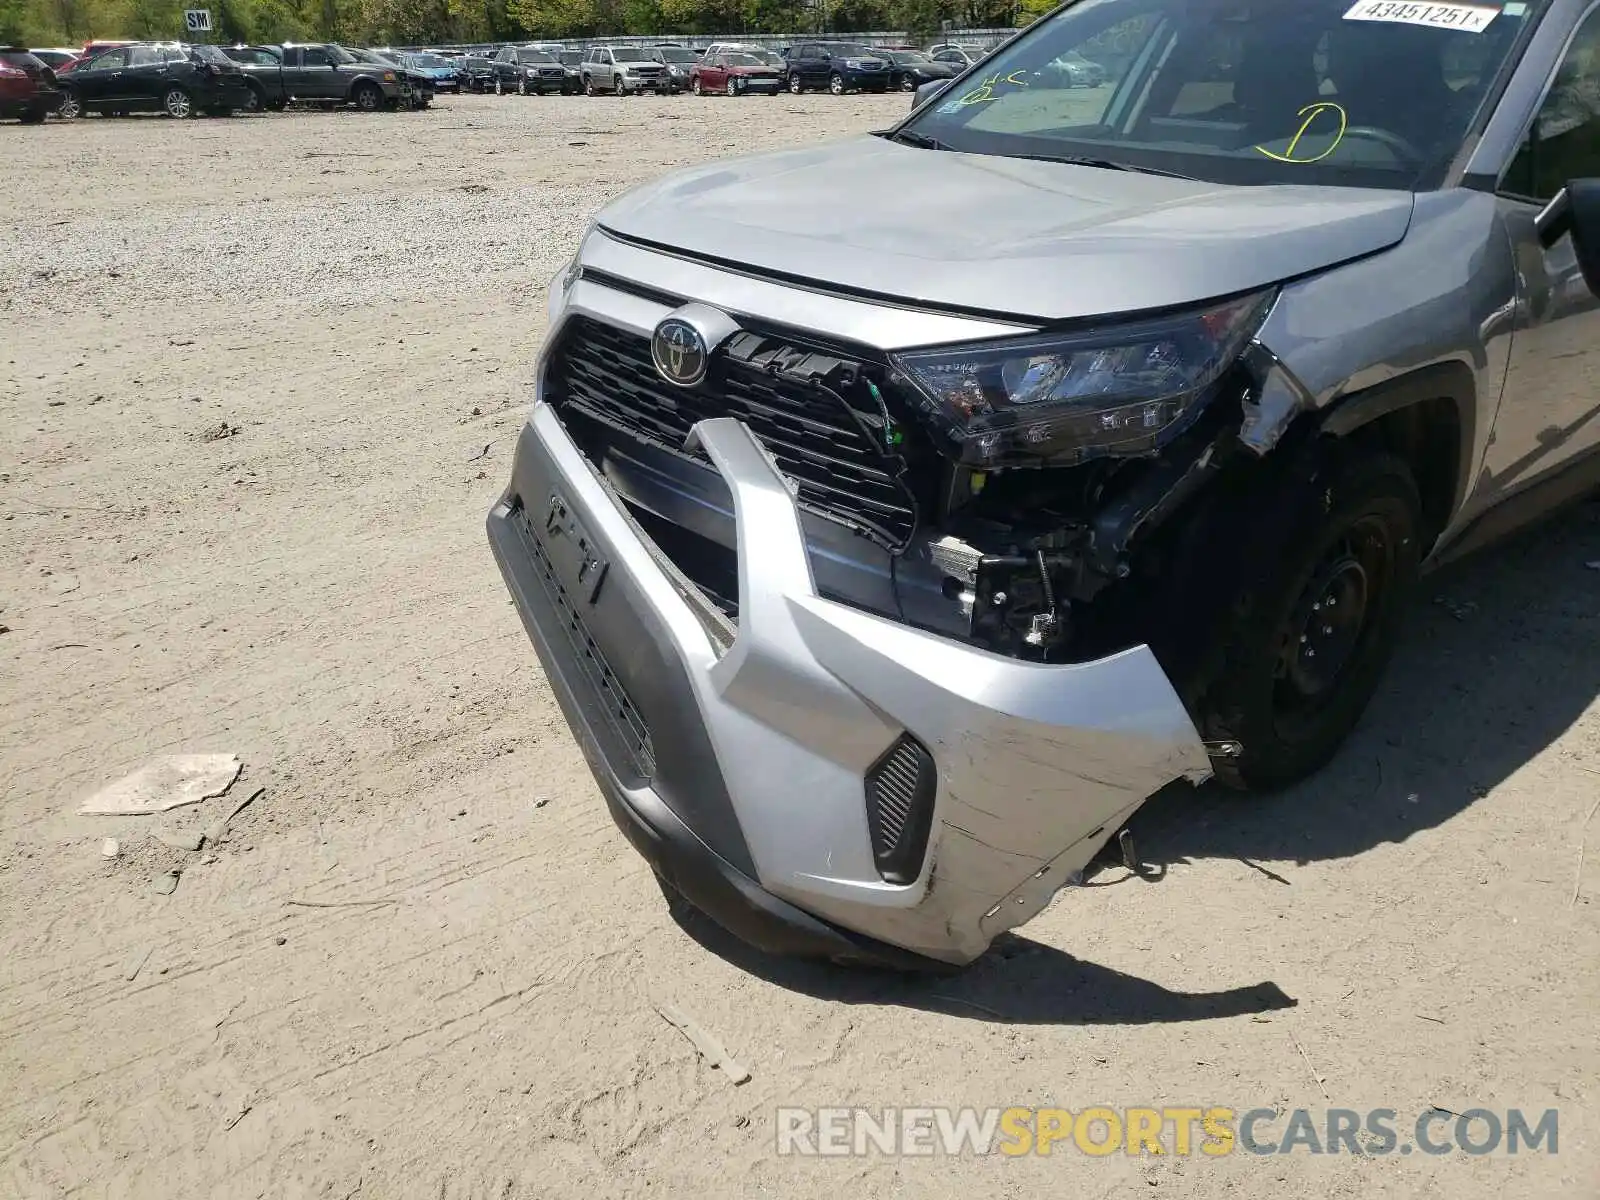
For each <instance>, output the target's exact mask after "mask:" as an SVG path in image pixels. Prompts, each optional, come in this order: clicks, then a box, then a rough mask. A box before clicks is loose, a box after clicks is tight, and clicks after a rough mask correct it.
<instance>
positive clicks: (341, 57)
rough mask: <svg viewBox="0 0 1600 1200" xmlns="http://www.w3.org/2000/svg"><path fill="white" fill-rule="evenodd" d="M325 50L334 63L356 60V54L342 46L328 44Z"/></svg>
mask: <svg viewBox="0 0 1600 1200" xmlns="http://www.w3.org/2000/svg"><path fill="white" fill-rule="evenodd" d="M326 52H327V55H328V57H329V58H330V59H332V60H333V61H334V62H336V63H353V62H356V61H358V60H357V58H356V56H355V55H353V54H351V53H350V51H348V50H346V49H345V48H344V47H343V46H329V47H327V49H326Z"/></svg>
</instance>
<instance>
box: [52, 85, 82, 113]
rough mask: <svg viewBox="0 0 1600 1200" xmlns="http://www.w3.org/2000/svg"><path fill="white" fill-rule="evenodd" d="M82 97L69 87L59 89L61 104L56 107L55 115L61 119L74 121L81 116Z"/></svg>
mask: <svg viewBox="0 0 1600 1200" xmlns="http://www.w3.org/2000/svg"><path fill="white" fill-rule="evenodd" d="M83 114H84V107H83V97H81V96H79V95H78V93H77V92H75V91H73V90H72V89H71V88H62V89H61V104H60V105H59V107H57V109H56V116H58V117H60V118H61V119H62V120H63V121H75V120H77V119H78V118H79V117H81V116H83Z"/></svg>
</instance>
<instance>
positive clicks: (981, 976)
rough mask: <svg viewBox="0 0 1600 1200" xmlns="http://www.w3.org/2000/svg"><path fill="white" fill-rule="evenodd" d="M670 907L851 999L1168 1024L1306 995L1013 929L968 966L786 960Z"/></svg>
mask: <svg viewBox="0 0 1600 1200" xmlns="http://www.w3.org/2000/svg"><path fill="white" fill-rule="evenodd" d="M670 911H671V913H672V916H673V919H674V920H675V921H677V923H678V926H679V927H680V928H681V929H682V930H683V931H684V932H685V933H687V934H688V935H689V936H690V937H691V938H693V939H694V940H695V941H697V942H699V943H700V945H701V946H702V947H704V948H705V949H706V950H709V951H710V952H711V953H713V954H715V955H717V956H718V957H720V958H723V959H725V960H727V961H728V962H730V963H732V964H733V965H734V966H736V967H738V968H740V969H741V970H743V971H748V972H749V973H750V974H752V975H755V976H758V977H759V978H761V979H765V980H766V981H767V982H768V983H773V984H776V985H777V986H778V987H781V988H786V989H788V990H789V991H793V992H800V993H802V994H804V995H807V996H814V997H816V998H818V999H821V1000H832V1001H836V1002H839V1003H844V1004H877V1005H899V1006H900V1007H903V1008H915V1009H920V1010H922V1011H924V1012H936V1013H944V1014H945V1015H947V1016H952V1017H967V1018H970V1019H973V1020H978V1021H990V1022H999V1023H1001V1024H1008V1025H1159V1024H1164V1023H1170V1022H1178V1021H1203V1020H1208V1019H1212V1018H1216V1017H1236V1016H1242V1015H1245V1014H1249V1013H1261V1012H1271V1011H1273V1010H1274V1009H1280V1008H1293V1007H1294V1006H1295V1004H1296V1003H1297V1001H1296V1000H1295V999H1294V998H1293V997H1291V996H1289V995H1287V994H1285V993H1284V991H1283V990H1282V989H1281V988H1280V987H1278V985H1277V984H1275V983H1270V982H1263V983H1256V984H1251V985H1248V986H1244V987H1236V988H1225V989H1223V990H1221V991H1215V992H1175V991H1172V990H1171V989H1169V988H1165V987H1162V986H1161V985H1160V984H1158V983H1152V982H1150V981H1149V980H1147V979H1140V978H1139V977H1138V976H1136V975H1128V974H1126V973H1124V972H1122V971H1117V970H1113V969H1112V968H1110V967H1103V966H1100V965H1099V964H1097V963H1092V962H1088V961H1085V960H1084V959H1080V958H1074V957H1073V956H1072V955H1070V954H1067V953H1065V952H1063V951H1061V950H1057V949H1056V948H1055V947H1053V946H1046V945H1043V944H1041V943H1039V942H1035V941H1032V940H1031V939H1029V938H1026V937H1022V936H1019V935H1017V934H1014V933H1007V934H1002V935H1001V936H1000V937H998V938H996V939H995V942H994V945H993V946H992V947H991V948H990V950H989V952H988V953H987V954H985V955H984V956H983V957H982V958H980V959H979V960H978V961H977V962H975V963H973V964H972V965H971V966H969V967H967V968H966V969H965V970H962V971H960V972H959V973H956V972H953V971H952V972H951V973H949V974H932V973H930V974H926V975H919V974H914V973H907V972H896V971H885V970H876V969H871V968H866V967H859V966H840V965H836V964H833V963H823V962H811V961H806V960H801V959H793V958H780V957H778V956H776V955H772V954H767V953H765V952H763V951H760V950H757V949H755V948H754V947H752V946H750V945H748V944H747V943H745V942H741V941H739V940H738V939H737V938H735V937H734V936H733V935H732V934H731V933H728V932H727V931H726V930H724V929H723V928H722V927H721V926H719V925H718V924H717V923H716V922H715V921H713V920H712V919H711V918H710V917H707V916H705V915H704V914H703V913H700V912H697V911H695V910H693V909H689V908H686V907H685V906H682V905H676V904H675V905H672V906H671V909H670Z"/></svg>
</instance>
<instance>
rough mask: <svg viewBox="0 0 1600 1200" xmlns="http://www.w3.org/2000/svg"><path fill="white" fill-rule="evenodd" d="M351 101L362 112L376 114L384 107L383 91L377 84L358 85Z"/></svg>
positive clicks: (351, 96) (352, 93)
mask: <svg viewBox="0 0 1600 1200" xmlns="http://www.w3.org/2000/svg"><path fill="white" fill-rule="evenodd" d="M350 100H351V102H352V103H354V104H355V106H356V107H357V108H359V109H360V110H361V111H362V112H366V113H375V112H377V111H378V110H379V109H381V108H382V107H383V89H382V88H381V87H379V86H378V85H377V84H375V83H358V84H356V89H355V91H353V92H351V93H350Z"/></svg>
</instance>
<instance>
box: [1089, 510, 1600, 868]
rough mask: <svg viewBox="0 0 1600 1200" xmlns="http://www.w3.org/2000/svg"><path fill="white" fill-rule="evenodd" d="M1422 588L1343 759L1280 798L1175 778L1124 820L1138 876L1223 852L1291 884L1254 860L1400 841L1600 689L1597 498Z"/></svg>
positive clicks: (1565, 721) (1462, 801) (1314, 856)
mask: <svg viewBox="0 0 1600 1200" xmlns="http://www.w3.org/2000/svg"><path fill="white" fill-rule="evenodd" d="M1590 563H1594V564H1596V566H1595V567H1590V566H1589V564H1590ZM1419 600H1420V603H1419V604H1418V605H1417V608H1416V610H1415V611H1414V612H1413V613H1412V614H1411V615H1410V618H1409V620H1408V623H1407V626H1406V628H1405V630H1404V632H1403V634H1402V641H1401V644H1400V648H1399V650H1398V652H1397V655H1396V658H1395V662H1394V664H1393V665H1392V667H1391V669H1390V671H1389V673H1388V677H1387V679H1386V681H1385V683H1384V685H1383V686H1382V688H1381V689H1380V691H1379V693H1378V695H1377V696H1376V697H1374V699H1373V703H1372V706H1371V707H1370V708H1369V709H1368V711H1367V715H1366V716H1365V718H1364V719H1363V720H1362V722H1361V725H1360V727H1359V728H1358V729H1357V731H1356V733H1355V734H1354V735H1353V736H1352V737H1351V739H1350V740H1349V742H1348V743H1346V745H1345V747H1344V748H1343V749H1342V750H1341V751H1340V753H1339V755H1338V757H1336V758H1335V759H1334V761H1333V762H1332V763H1330V764H1329V765H1328V766H1327V767H1326V768H1325V769H1324V770H1323V771H1321V772H1320V773H1318V774H1317V775H1316V776H1314V777H1313V778H1312V779H1310V780H1308V781H1306V782H1305V783H1303V784H1301V785H1299V786H1297V787H1294V788H1291V789H1289V790H1287V791H1285V792H1282V793H1279V794H1276V795H1271V796H1261V797H1257V796H1241V795H1239V794H1237V793H1233V792H1230V791H1228V790H1227V789H1225V788H1222V787H1218V786H1214V785H1213V786H1207V787H1204V788H1202V789H1200V790H1199V791H1198V792H1196V791H1195V790H1193V789H1191V788H1189V787H1188V786H1186V785H1181V784H1180V785H1177V786H1175V787H1171V788H1168V789H1166V790H1165V791H1164V792H1162V793H1161V794H1159V795H1157V796H1156V797H1155V798H1154V799H1152V800H1151V801H1150V803H1148V804H1146V805H1145V807H1144V808H1143V809H1141V810H1140V811H1139V813H1138V814H1136V816H1135V818H1134V820H1133V822H1132V824H1131V826H1130V828H1131V829H1132V832H1133V834H1134V841H1135V846H1136V848H1137V857H1138V858H1139V859H1140V860H1141V861H1142V862H1143V863H1144V864H1145V866H1144V868H1143V870H1142V872H1141V873H1142V876H1143V877H1144V878H1146V879H1150V880H1155V881H1159V880H1160V879H1161V878H1163V877H1164V876H1165V873H1166V870H1167V869H1168V868H1169V867H1171V866H1174V865H1177V864H1182V863H1186V862H1190V861H1193V860H1195V859H1201V858H1227V859H1233V860H1236V861H1243V862H1245V863H1246V864H1247V865H1250V866H1252V867H1255V868H1256V869H1258V870H1261V871H1263V872H1264V873H1265V874H1267V875H1269V876H1271V877H1272V878H1274V879H1276V880H1277V881H1278V882H1279V883H1280V884H1282V885H1283V886H1292V880H1291V879H1290V878H1289V876H1288V875H1286V874H1285V872H1284V870H1283V869H1279V870H1273V869H1271V868H1268V867H1263V866H1261V865H1260V860H1269V861H1276V862H1277V863H1278V864H1285V863H1306V862H1313V861H1319V860H1327V859H1339V858H1348V857H1350V856H1352V855H1355V854H1360V853H1362V852H1363V851H1366V850H1370V849H1372V848H1373V847H1375V846H1379V845H1382V844H1384V843H1393V842H1403V841H1405V840H1406V839H1407V838H1409V837H1410V836H1412V835H1413V834H1415V833H1417V832H1418V831H1419V830H1424V829H1431V828H1434V827H1436V826H1439V825H1442V824H1443V823H1444V822H1446V821H1448V820H1449V819H1450V818H1452V817H1454V816H1456V815H1457V814H1458V813H1460V812H1462V811H1463V810H1465V809H1466V808H1467V807H1469V806H1470V805H1471V804H1472V803H1473V802H1474V801H1476V800H1477V799H1479V798H1481V797H1482V796H1484V795H1486V794H1487V793H1488V792H1489V791H1490V790H1491V789H1493V788H1494V787H1496V786H1497V785H1498V784H1500V783H1502V782H1503V781H1505V780H1506V779H1507V778H1509V777H1510V776H1511V775H1512V774H1514V773H1515V772H1516V771H1517V770H1519V769H1520V768H1521V767H1523V766H1524V765H1525V764H1526V763H1528V762H1529V761H1530V760H1531V759H1532V758H1533V757H1534V756H1535V755H1537V754H1539V753H1540V752H1541V751H1543V750H1544V749H1546V748H1547V747H1548V746H1550V745H1551V743H1553V742H1554V741H1555V740H1556V739H1557V738H1559V737H1560V736H1561V735H1562V734H1563V733H1565V732H1566V730H1567V729H1568V728H1570V727H1571V726H1572V725H1573V724H1574V723H1575V722H1576V721H1578V720H1579V719H1580V718H1581V717H1582V716H1583V714H1584V713H1585V711H1586V710H1587V709H1588V708H1589V707H1590V705H1591V704H1593V703H1594V700H1595V697H1596V696H1597V695H1600V504H1597V503H1589V504H1584V505H1580V506H1579V507H1577V508H1575V509H1574V510H1572V511H1571V512H1570V513H1564V514H1562V515H1561V516H1559V517H1556V518H1555V519H1553V520H1551V521H1550V522H1548V523H1547V524H1544V525H1541V526H1539V527H1537V528H1535V529H1531V530H1528V531H1525V532H1523V533H1521V534H1518V535H1517V536H1516V537H1514V538H1511V539H1509V540H1507V541H1505V542H1502V543H1500V544H1498V545H1495V546H1492V547H1490V548H1489V549H1487V550H1484V551H1483V552H1481V553H1479V554H1477V555H1474V556H1473V557H1471V558H1470V559H1468V560H1466V561H1464V562H1461V563H1456V564H1453V565H1451V566H1450V567H1447V568H1445V569H1444V570H1441V571H1439V572H1437V573H1435V574H1433V575H1430V576H1428V577H1426V578H1425V579H1424V580H1423V581H1422V588H1421V593H1420V596H1419ZM1596 769H1600V764H1596ZM1597 783H1600V779H1597ZM1103 874H1111V875H1112V876H1113V877H1114V876H1115V875H1116V874H1123V875H1125V874H1126V873H1125V872H1121V871H1120V868H1119V870H1118V871H1117V872H1111V873H1103ZM1290 874H1292V872H1290ZM1106 881H1107V882H1110V881H1114V879H1112V880H1106Z"/></svg>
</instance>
